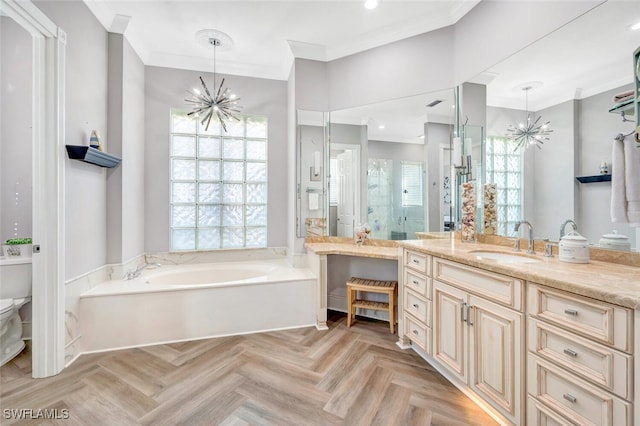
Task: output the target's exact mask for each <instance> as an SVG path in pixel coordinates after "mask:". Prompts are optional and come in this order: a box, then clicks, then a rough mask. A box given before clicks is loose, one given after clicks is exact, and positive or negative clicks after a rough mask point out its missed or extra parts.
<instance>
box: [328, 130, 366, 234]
mask: <svg viewBox="0 0 640 426" xmlns="http://www.w3.org/2000/svg"><path fill="white" fill-rule="evenodd" d="M360 149H361V147H360V145H356V144H348V143H333V142H332V143H331V145H330V150H329V158H331V151H333V150H338V151H339V150H350V151H353V159H352V165H353V167H354V174H353V177H354V186H355V188H354V190H353V201H354V202H353V217H354V224H353V227H354V229H355V225H356V224H357V223H364V222H363V220H362V217H360V205H361V203H362V199H361V198H360V197H361V195H360V194H361V190H360V185H361V184H362V165H361V164H360ZM326 199H327V203H329V197H326ZM326 211H327V216H328V212H329V206H328V205H327V208H326ZM327 221H328V219H327Z"/></svg>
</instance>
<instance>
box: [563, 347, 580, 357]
mask: <svg viewBox="0 0 640 426" xmlns="http://www.w3.org/2000/svg"><path fill="white" fill-rule="evenodd" d="M562 352H564V353H565V354H567V355H569V356H572V357H574V358H575V357H577V356H578V352H576V351H574V350H573V349H569V348H567V349H565V350H564V351H562Z"/></svg>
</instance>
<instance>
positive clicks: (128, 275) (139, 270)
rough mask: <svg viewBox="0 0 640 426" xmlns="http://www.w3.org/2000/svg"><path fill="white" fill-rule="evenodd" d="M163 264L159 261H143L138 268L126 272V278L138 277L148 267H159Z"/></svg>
mask: <svg viewBox="0 0 640 426" xmlns="http://www.w3.org/2000/svg"><path fill="white" fill-rule="evenodd" d="M161 266H162V265H161V264H159V263H143V264H142V265H140V266H138V267H137V268H136V270H135V271H129V272H127V273H126V274H124V279H125V280H132V279H134V278H138V277H139V276H140V275H141V274H142V271H143V270H144V269H146V268H159V267H161Z"/></svg>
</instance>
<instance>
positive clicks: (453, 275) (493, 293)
mask: <svg viewBox="0 0 640 426" xmlns="http://www.w3.org/2000/svg"><path fill="white" fill-rule="evenodd" d="M433 279H434V280H438V281H442V282H444V283H447V284H451V285H454V286H456V287H460V288H462V289H464V290H467V291H469V292H471V293H475V294H477V295H478V296H482V297H484V298H486V299H489V300H491V301H494V302H497V303H500V304H502V305H506V306H508V307H510V308H513V309H516V310H518V311H521V310H522V309H523V306H522V304H523V302H522V293H523V286H524V283H523V282H522V280H520V279H517V278H512V277H509V276H506V275H501V274H496V273H494V272H488V271H484V270H481V269H478V268H474V267H471V266H466V265H462V264H460V263H456V262H451V261H449V260H444V259H439V258H434V259H433Z"/></svg>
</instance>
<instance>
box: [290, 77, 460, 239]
mask: <svg viewBox="0 0 640 426" xmlns="http://www.w3.org/2000/svg"><path fill="white" fill-rule="evenodd" d="M454 98H455V94H454V90H453V89H450V90H444V91H440V92H433V93H428V94H422V95H416V96H411V97H406V98H400V99H395V100H390V101H385V102H379V103H376V104H371V105H364V106H360V107H354V108H349V109H345V110H340V111H332V112H330V113H328V114H327V113H322V112H316V111H300V110H298V111H297V126H296V129H297V161H296V163H297V171H296V172H297V191H298V194H297V203H296V208H297V212H296V213H297V226H296V230H297V236H298V237H301V238H302V237H308V236H341V237H353V233H354V227H356V226H358V225H361V224H365V223H366V224H368V225H369V227H370V228H371V234H370V238H373V239H384V240H389V239H415V238H416V232H428V233H438V232H441V233H445V232H448V231H449V230H450V225H451V224H452V222H453V220H454V219H453V214H452V199H453V198H454V196H455V192H454V191H455V189H454V188H453V186H452V185H451V182H450V181H451V160H450V157H451V140H452V138H453V135H454V128H455V126H454V124H455V114H456V110H455V103H454Z"/></svg>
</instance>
